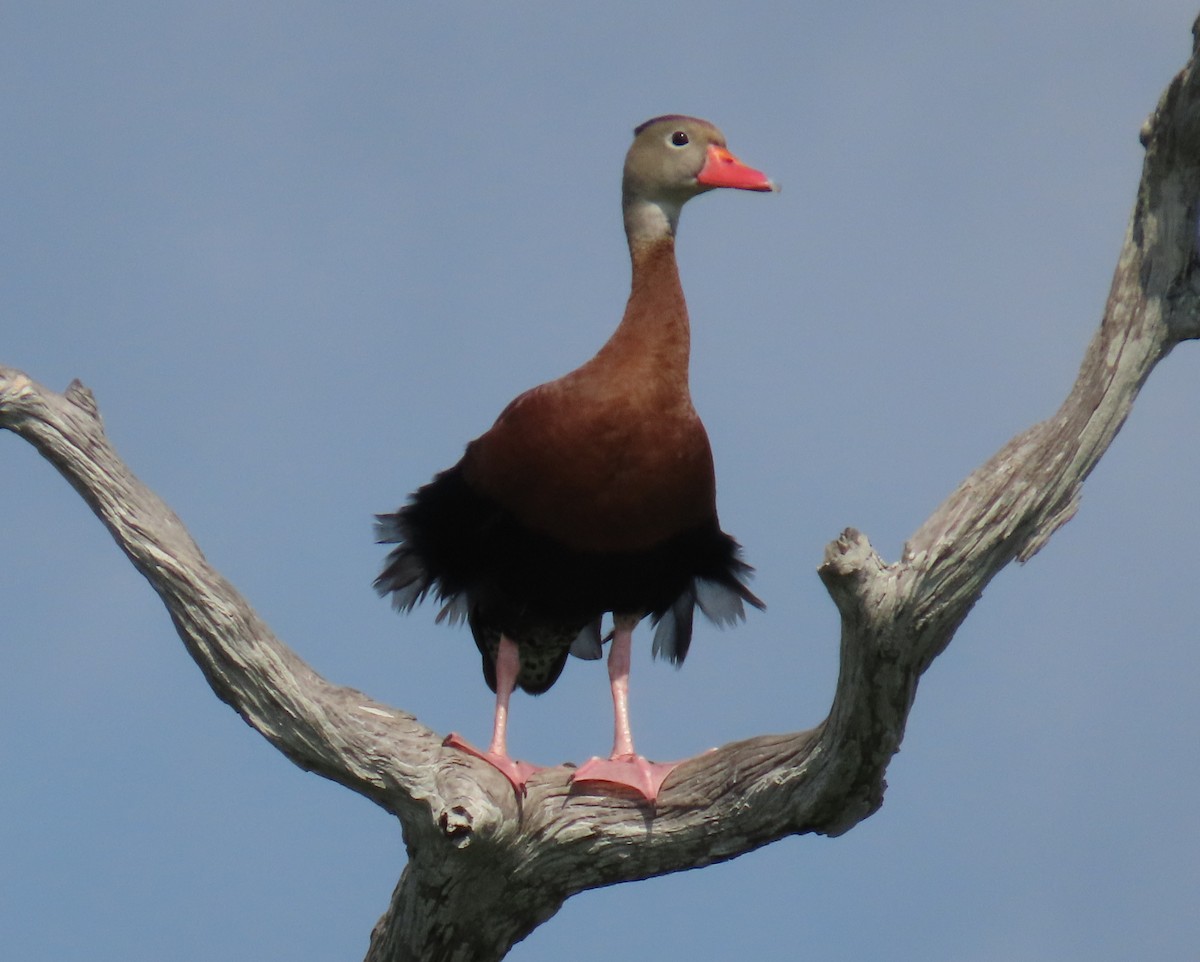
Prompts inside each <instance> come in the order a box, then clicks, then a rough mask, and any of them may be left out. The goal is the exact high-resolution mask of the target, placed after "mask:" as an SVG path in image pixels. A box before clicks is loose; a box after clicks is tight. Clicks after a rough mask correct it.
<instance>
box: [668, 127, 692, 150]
mask: <svg viewBox="0 0 1200 962" xmlns="http://www.w3.org/2000/svg"><path fill="white" fill-rule="evenodd" d="M671 143H673V144H674V145H675V146H676V147H686V146H687V143H688V135H687V134H685V133H684V132H683V131H682V130H677V131H675V133H673V134H671Z"/></svg>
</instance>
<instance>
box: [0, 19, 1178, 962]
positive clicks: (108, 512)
mask: <svg viewBox="0 0 1200 962" xmlns="http://www.w3.org/2000/svg"><path fill="white" fill-rule="evenodd" d="M1194 33H1195V29H1194ZM1194 64H1195V51H1193V61H1192V62H1191V63H1189V64H1188V66H1187V67H1186V68H1185V69H1184V70H1183V71H1182V72H1181V73H1180V74H1179V75H1178V76H1177V77H1176V78H1175V80H1174V81H1173V82H1172V83H1171V85H1170V87H1169V88H1168V89H1167V91H1166V92H1165V93H1164V95H1163V97H1162V99H1161V101H1160V103H1159V105H1158V109H1157V110H1156V111H1155V113H1154V114H1153V116H1152V117H1151V118H1150V119H1149V120H1148V121H1147V123H1146V125H1145V127H1144V129H1143V131H1142V140H1143V144H1144V145H1145V147H1146V159H1145V165H1144V168H1143V173H1142V180H1141V184H1140V187H1139V189H1138V194H1137V203H1136V206H1135V208H1134V211H1133V215H1132V218H1131V221H1130V225H1129V229H1128V232H1127V235H1126V238H1125V243H1124V247H1123V249H1122V252H1121V255H1120V260H1119V262H1118V265H1117V269H1116V272H1115V275H1114V277H1113V282H1112V288H1111V292H1110V294H1109V298H1108V302H1107V306H1106V309H1105V313H1104V317H1103V320H1102V322H1101V325H1100V328H1099V331H1098V332H1097V334H1096V335H1095V337H1094V339H1093V341H1092V343H1091V345H1090V346H1089V348H1088V350H1087V354H1086V356H1085V357H1084V360H1083V364H1082V366H1081V368H1080V371H1079V376H1078V378H1077V380H1076V382H1075V385H1074V387H1073V389H1072V391H1071V393H1070V395H1069V396H1068V397H1067V399H1066V400H1065V401H1064V403H1063V405H1062V407H1061V408H1060V409H1059V410H1058V412H1057V413H1056V414H1055V415H1054V416H1053V417H1051V418H1049V419H1048V420H1046V421H1044V422H1042V423H1040V424H1037V425H1035V426H1034V427H1032V428H1030V429H1029V430H1028V431H1026V432H1024V433H1023V434H1021V435H1019V436H1018V437H1016V438H1014V439H1013V440H1012V441H1010V442H1009V443H1008V444H1007V445H1005V446H1004V447H1003V448H1002V449H1001V450H1000V451H999V452H998V453H997V454H996V455H994V456H993V457H992V458H991V459H990V460H989V461H988V462H987V463H986V464H984V465H983V466H982V467H980V468H979V469H978V470H977V471H975V472H974V473H973V474H972V475H971V476H970V477H969V478H967V480H966V481H964V482H963V483H962V485H960V486H959V488H958V489H957V490H956V491H955V492H954V493H953V494H951V495H950V497H949V498H948V499H947V500H946V501H945V502H944V503H943V504H942V505H941V506H940V507H939V508H938V509H937V510H936V511H935V512H934V513H933V515H932V516H931V517H930V518H929V519H928V520H927V521H926V522H925V523H924V524H923V525H922V526H921V528H920V529H919V530H918V531H917V532H916V533H915V534H914V535H913V536H912V538H911V539H910V540H909V541H908V543H907V545H906V546H905V549H904V552H903V555H902V557H901V559H900V561H898V562H897V563H895V564H886V563H884V562H883V560H882V559H881V558H880V557H879V556H878V555H877V554H876V553H875V551H874V550H873V549H872V548H871V546H870V544H869V542H868V541H867V539H866V538H865V537H864V536H863V535H861V534H859V533H858V532H856V531H852V530H847V531H846V532H844V533H843V534H842V536H841V537H840V538H838V539H837V540H836V541H835V542H833V543H832V544H831V545H830V546H829V547H828V549H827V551H826V556H825V562H824V564H823V565H822V566H821V568H820V575H821V578H822V579H823V581H824V583H825V585H826V587H827V588H828V590H829V592H830V595H831V597H832V598H833V601H834V602H835V604H836V605H837V608H838V610H839V612H840V614H841V618H842V636H841V670H840V675H839V679H838V683H837V688H836V692H835V694H834V699H833V705H832V708H831V710H830V713H829V716H828V718H827V719H826V721H825V722H823V723H822V724H821V725H819V726H818V727H817V728H815V729H813V730H811V731H806V732H799V733H795V734H783V735H762V736H759V737H757V738H752V739H748V740H746V741H742V742H737V743H733V744H729V745H726V746H724V747H722V748H719V749H715V750H713V751H711V752H708V753H706V754H704V755H701V756H698V757H697V758H694V759H691V760H690V761H688V762H687V763H685V764H684V765H682V766H680V768H678V769H677V770H676V771H675V772H673V773H672V775H671V776H670V777H669V778H668V780H667V782H666V783H665V785H664V786H663V790H662V793H661V796H660V799H659V803H658V805H657V807H656V808H654V809H649V808H647V807H646V806H644V805H642V804H639V803H638V802H637V801H635V800H633V799H631V798H623V797H608V796H597V795H590V794H586V793H582V792H579V791H576V790H573V789H572V788H571V786H570V784H569V776H570V769H568V768H567V767H561V766H560V767H558V768H554V769H549V770H547V771H544V772H541V773H539V774H538V775H536V776H535V777H534V778H533V779H532V781H531V782H530V785H529V792H528V795H527V797H526V798H524V799H523V800H520V801H519V800H518V799H517V798H516V797H515V796H514V794H513V792H512V789H511V787H510V786H509V784H508V783H507V782H506V781H505V780H504V779H503V777H502V776H501V775H500V774H499V773H498V772H496V771H495V770H494V769H492V768H491V767H490V766H488V765H486V764H484V763H482V762H480V761H478V760H475V759H473V758H470V757H468V756H465V755H463V754H461V753H459V752H455V751H450V750H444V749H443V748H442V747H441V738H440V736H439V735H437V734H436V733H434V732H432V731H431V730H429V729H428V728H426V727H425V726H423V725H422V724H420V722H419V721H417V720H416V719H415V718H413V717H412V716H411V715H409V714H407V713H405V712H403V711H400V710H398V709H395V708H390V707H388V706H385V705H381V704H379V703H377V702H374V701H372V700H371V699H370V698H369V697H368V696H366V695H364V694H362V693H360V692H357V691H354V690H352V689H349V688H344V687H339V686H337V685H334V684H331V683H330V682H328V681H326V680H325V679H323V678H321V677H320V676H319V675H317V674H316V673H315V672H314V671H313V670H312V669H311V668H310V667H309V666H308V665H306V664H305V663H304V662H303V661H302V660H301V659H300V658H299V657H298V656H297V655H296V654H295V653H294V652H292V651H291V649H289V648H288V647H287V646H286V645H284V644H283V643H282V642H280V641H279V640H278V639H277V638H276V637H275V636H274V635H273V634H272V633H271V631H270V629H269V628H268V627H267V625H266V624H265V623H263V621H262V620H261V619H260V618H259V617H258V616H257V615H256V614H255V612H254V611H253V609H252V608H251V607H250V605H249V604H248V603H247V602H246V600H245V599H244V598H242V597H241V595H239V594H238V592H237V591H236V590H235V589H234V588H233V586H232V585H230V584H229V583H228V582H227V581H226V580H225V579H224V578H222V577H221V575H220V574H219V573H218V572H216V571H215V570H214V569H213V568H212V566H211V565H209V564H208V562H207V561H206V560H205V558H204V556H203V554H202V553H201V552H200V550H199V548H197V546H196V545H195V543H194V542H193V541H192V539H191V537H190V536H189V535H188V533H187V531H186V530H185V529H184V527H183V525H182V524H181V523H180V521H179V519H178V518H177V517H176V516H175V515H174V514H173V513H172V512H171V510H170V509H169V508H168V507H167V506H166V505H165V504H164V503H163V502H162V501H161V500H160V499H159V498H158V497H157V496H156V495H155V494H154V493H153V492H151V491H150V490H149V489H148V488H146V486H145V485H143V484H142V483H141V482H140V481H138V480H137V478H136V477H134V475H133V474H132V472H131V471H130V470H129V468H128V467H127V466H126V465H125V464H124V463H123V462H122V461H121V459H120V458H119V457H118V456H117V454H116V452H115V451H114V450H113V448H112V447H111V445H110V444H109V442H108V439H107V437H106V436H105V433H104V428H103V425H102V423H101V420H100V416H99V412H98V410H97V407H96V404H95V402H94V399H93V398H92V396H91V393H90V392H89V391H88V390H87V389H86V388H84V387H83V386H82V385H80V384H79V383H78V382H74V383H73V384H72V385H71V386H70V387H69V388H68V389H67V391H66V392H65V393H64V394H57V393H55V392H53V391H50V390H47V389H46V388H43V387H42V386H40V385H38V384H37V383H35V382H34V381H32V380H31V379H30V378H28V377H27V376H26V375H24V374H22V373H20V372H18V371H15V370H12V369H7V368H0V428H5V429H7V430H10V431H12V432H14V433H15V434H17V435H19V436H21V437H23V438H25V439H26V440H27V441H29V442H30V443H31V444H32V445H34V446H35V447H36V448H37V450H38V451H39V452H40V453H41V454H42V455H43V456H45V457H46V459H47V460H49V461H50V462H51V463H52V464H53V465H54V467H55V468H56V469H57V470H58V471H59V472H60V473H61V474H62V475H63V476H64V477H65V478H66V479H67V480H68V481H69V482H70V483H71V484H72V485H73V486H74V487H75V489H76V490H77V491H78V492H79V494H80V495H81V496H82V497H83V498H84V500H85V501H87V503H88V504H89V505H90V506H91V507H92V509H93V510H94V511H95V513H96V514H97V515H98V516H99V517H100V519H101V521H103V522H104V524H105V525H106V526H107V527H108V529H109V531H110V532H111V533H112V535H113V537H114V539H115V540H116V542H117V544H118V545H119V546H120V548H121V549H122V550H123V551H124V552H125V553H126V555H127V556H128V557H129V559H130V561H131V562H132V563H133V564H134V566H135V567H136V568H137V569H138V570H139V571H140V572H141V573H142V574H143V575H144V576H145V577H146V578H147V580H148V581H149V582H150V584H151V585H152V586H153V587H154V589H155V591H157V592H158V594H159V596H160V597H161V598H162V600H163V603H164V605H165V606H166V607H167V610H168V611H169V612H170V615H171V618H172V619H173V621H174V623H175V626H176V628H177V630H178V632H179V636H180V638H181V639H182V640H183V642H184V644H185V645H186V647H187V650H188V651H189V653H190V654H191V656H192V658H193V659H195V661H196V663H197V665H199V667H200V669H201V670H202V672H203V673H204V676H205V678H206V679H207V681H208V683H209V684H210V685H211V687H212V689H213V691H214V693H215V694H216V695H217V696H218V697H219V698H221V699H222V700H223V701H225V702H227V703H228V704H229V705H231V706H232V707H233V708H234V709H235V710H236V711H237V712H238V713H239V714H240V715H241V716H242V717H243V718H244V719H245V720H246V722H247V723H248V724H249V725H250V726H251V727H253V728H254V729H255V730H257V731H258V732H259V733H261V734H262V735H263V736H264V737H265V738H266V739H267V740H268V741H270V742H271V744H273V745H274V746H275V747H276V748H278V749H279V750H280V751H281V752H283V753H284V754H285V755H286V756H287V757H288V758H290V759H291V760H292V761H293V762H295V763H296V764H297V765H299V766H300V767H301V768H304V769H307V770H311V771H314V772H317V773H318V774H320V775H323V776H325V777H326V778H330V779H332V780H334V781H336V782H338V783H340V784H342V785H345V786H346V787H347V788H350V789H352V790H353V791H356V792H358V793H360V794H362V795H364V796H366V797H368V798H370V799H372V800H373V801H374V802H376V804H378V805H380V806H381V807H383V808H384V809H386V810H387V811H389V812H392V813H394V814H395V815H396V816H397V817H398V818H399V820H400V822H401V824H402V826H403V829H404V834H405V840H406V843H407V847H408V854H409V861H408V865H407V866H406V868H405V869H404V873H403V875H402V877H401V879H400V882H399V884H398V886H397V888H396V890H395V893H394V894H393V898H392V903H391V905H390V907H389V908H388V910H387V912H386V913H385V914H384V916H383V917H382V918H381V919H380V920H379V923H378V924H377V925H376V927H375V930H374V932H373V935H372V939H371V945H370V949H369V952H368V955H367V958H368V960H370V962H401V960H415V959H422V960H430V962H434V960H489V959H500V958H502V957H503V956H504V955H505V954H506V953H507V951H508V949H509V948H510V947H511V946H512V945H513V944H514V943H515V942H517V941H519V940H520V939H522V938H524V937H525V936H527V935H528V934H529V933H530V932H532V931H533V930H534V929H535V928H536V927H537V926H538V925H540V924H541V923H542V922H544V921H545V920H546V919H548V918H550V917H551V916H552V915H554V913H555V912H556V911H557V910H558V908H559V907H560V906H561V905H562V903H563V902H564V901H565V900H566V899H567V898H569V897H570V896H572V895H574V894H576V893H577V892H580V891H583V890H585V889H590V888H595V887H598V886H603V885H610V884H613V883H616V882H623V881H630V880H633V879H640V878H647V877H651V876H655V875H662V874H665V873H668V872H675V871H680V870H683V869H687V868H694V867H697V866H701V865H706V864H709V863H712V862H717V861H723V860H725V859H730V858H734V857H736V856H738V855H741V854H743V853H745V852H748V851H751V850H753V849H755V848H758V847H759V846H762V845H765V844H768V843H769V842H772V841H775V840H776V839H779V838H782V837H784V836H787V835H793V834H801V833H807V832H816V833H821V834H826V835H837V834H840V833H842V832H845V831H848V830H849V829H851V828H853V827H854V826H855V825H856V824H858V822H860V821H861V820H862V819H864V818H866V817H867V816H869V815H871V814H872V813H873V812H874V811H876V810H877V809H878V808H879V806H880V805H881V804H882V800H883V792H884V787H885V783H884V773H885V771H886V769H887V765H888V763H889V761H890V759H891V757H892V755H893V754H894V753H895V752H896V750H897V749H898V747H899V745H900V742H901V739H902V738H903V735H904V727H905V724H906V721H907V718H908V712H909V710H910V709H911V707H912V704H913V699H914V698H915V695H916V689H917V682H918V680H919V678H920V676H921V674H922V672H924V671H925V669H926V668H928V667H929V665H930V664H931V662H932V661H933V659H934V658H936V657H937V655H938V654H940V653H941V652H942V651H943V650H944V649H945V647H946V646H947V645H948V644H949V643H950V640H951V639H952V637H953V636H954V632H955V630H956V629H957V627H958V626H959V625H960V624H961V623H962V621H963V619H964V618H965V617H966V616H967V614H968V613H969V612H970V610H971V607H972V606H973V605H974V603H975V601H976V600H977V599H978V598H979V596H980V593H981V592H982V591H983V589H984V587H985V586H986V585H987V584H988V582H989V581H990V580H991V579H992V578H993V577H994V576H995V575H996V574H997V573H998V572H999V571H1000V570H1001V569H1002V568H1004V567H1005V566H1006V565H1007V564H1009V563H1010V562H1011V561H1013V560H1014V559H1019V560H1024V559H1027V558H1028V557H1030V556H1031V555H1032V554H1034V553H1035V552H1036V551H1037V550H1038V549H1039V548H1040V547H1041V546H1042V545H1044V544H1045V543H1046V541H1047V539H1048V538H1049V537H1050V536H1051V535H1052V534H1053V533H1054V531H1055V530H1056V529H1057V528H1058V527H1059V526H1061V525H1062V524H1063V523H1065V522H1066V521H1067V520H1069V519H1070V518H1071V516H1072V515H1073V514H1074V512H1075V509H1076V507H1077V505H1078V503H1079V498H1080V492H1081V486H1082V483H1083V481H1084V480H1085V479H1086V478H1087V476H1088V474H1089V473H1090V472H1091V470H1092V468H1094V467H1095V465H1096V463H1097V461H1098V460H1099V458H1100V457H1101V456H1102V455H1103V454H1104V452H1105V451H1106V450H1107V448H1108V446H1109V444H1110V443H1111V442H1112V440H1113V438H1114V437H1115V435H1116V433H1117V431H1119V430H1120V428H1121V425H1122V424H1123V423H1124V421H1125V418H1126V417H1127V416H1128V414H1129V411H1130V409H1131V407H1132V405H1133V402H1134V400H1135V399H1136V397H1137V393H1138V391H1139V389H1140V388H1141V386H1142V384H1143V383H1144V382H1145V380H1146V378H1147V377H1148V376H1149V374H1150V372H1151V371H1152V370H1153V369H1154V366H1155V365H1156V364H1157V363H1158V361H1159V360H1161V359H1162V358H1163V357H1164V356H1165V355H1166V354H1167V353H1168V352H1169V351H1170V350H1171V349H1172V347H1174V345H1175V344H1176V343H1178V342H1179V341H1181V340H1185V339H1191V338H1196V337H1198V336H1200V276H1198V275H1197V271H1196V264H1197V252H1196V231H1197V211H1198V206H1200V205H1198V203H1197V198H1198V197H1200V91H1198V89H1197V86H1198V80H1197V78H1196V76H1195V69H1194Z"/></svg>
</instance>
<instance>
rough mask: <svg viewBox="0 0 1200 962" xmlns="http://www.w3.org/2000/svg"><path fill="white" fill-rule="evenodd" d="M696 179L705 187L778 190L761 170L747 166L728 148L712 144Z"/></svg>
mask: <svg viewBox="0 0 1200 962" xmlns="http://www.w3.org/2000/svg"><path fill="white" fill-rule="evenodd" d="M696 180H697V181H698V182H699V183H701V184H703V185H704V186H705V187H736V188H738V189H739V190H777V189H778V188H777V187H776V186H775V183H774V182H773V181H772V180H771V179H770V178H769V177H768V176H767V175H766V174H764V173H763V172H762V171H761V170H755V169H754V168H753V167H747V166H746V165H745V164H743V163H742V162H741V161H740V160H738V159H737V158H736V157H734V156H733V154H731V153H730V152H729V151H728V150H727V149H726V148H724V147H718V146H717V145H716V144H712V145H710V146H709V148H708V155H707V156H706V157H705V160H704V166H703V167H702V168H700V173H698V174H697V175H696Z"/></svg>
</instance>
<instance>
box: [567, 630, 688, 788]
mask: <svg viewBox="0 0 1200 962" xmlns="http://www.w3.org/2000/svg"><path fill="white" fill-rule="evenodd" d="M638 620H639V619H637V618H629V617H617V618H616V619H615V623H614V625H613V640H612V649H611V650H610V651H609V653H608V680H609V684H610V685H611V686H612V699H613V750H612V755H611V756H610V757H609V758H592V759H589V760H588V761H586V762H584V763H583V764H582V765H581V766H579V768H578V769H576V771H575V775H574V777H573V778H572V782H604V783H606V784H610V785H623V786H625V787H627V788H632V789H634V790H635V791H636V792H638V794H640V795H641V796H642V797H643V798H645V799H646V800H647V801H651V802H652V801H654V800H655V799H656V798H657V797H658V791H659V789H660V788H661V787H662V783H663V780H664V779H665V778H666V777H667V775H669V774H670V772H671V770H672V769H674V768H675V766H676V765H677V764H678V763H677V762H650V761H647V760H646V759H645V758H643V757H642V756H641V755H639V754H637V753H636V752H635V751H634V750H633V728H632V726H631V725H630V723H629V663H630V652H631V650H632V647H633V627H634V625H636V624H637V623H638Z"/></svg>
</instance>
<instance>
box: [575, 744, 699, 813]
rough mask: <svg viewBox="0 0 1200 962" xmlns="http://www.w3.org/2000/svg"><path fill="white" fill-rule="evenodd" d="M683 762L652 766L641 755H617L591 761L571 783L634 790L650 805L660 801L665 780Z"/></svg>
mask: <svg viewBox="0 0 1200 962" xmlns="http://www.w3.org/2000/svg"><path fill="white" fill-rule="evenodd" d="M678 765H679V762H651V761H647V760H646V759H645V758H643V757H642V756H641V755H616V756H614V757H612V758H589V759H588V760H587V761H586V762H584V763H583V764H582V765H580V766H579V767H578V768H577V769H575V774H574V775H572V776H571V783H572V784H577V783H580V782H588V783H591V782H601V783H604V784H606V785H622V786H624V787H626V788H632V789H633V790H634V791H635V792H637V793H638V794H639V795H641V796H642V797H643V798H644V799H646V801H648V802H653V801H654V800H655V799H656V798H658V790H659V789H660V788H662V783H663V780H664V779H666V777H667V776H668V775H669V774H671V772H672V771H674V770H675V768H676V767H677V766H678Z"/></svg>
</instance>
